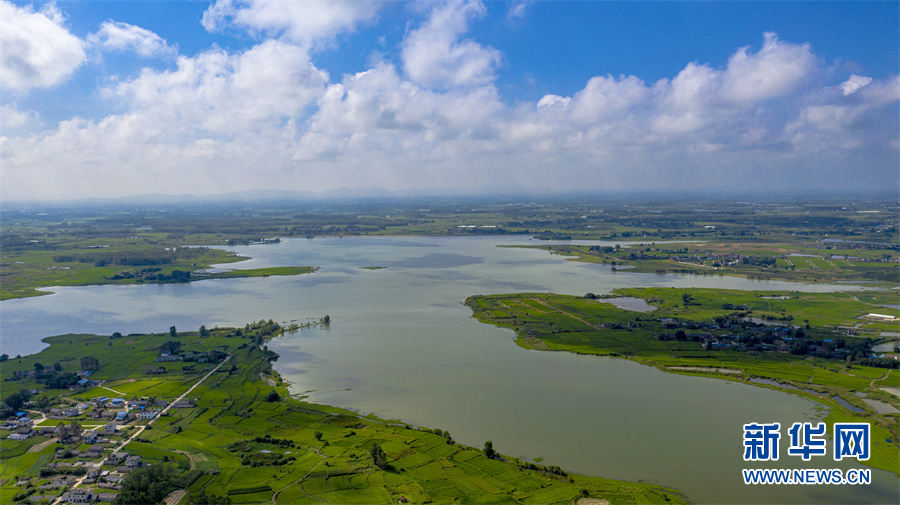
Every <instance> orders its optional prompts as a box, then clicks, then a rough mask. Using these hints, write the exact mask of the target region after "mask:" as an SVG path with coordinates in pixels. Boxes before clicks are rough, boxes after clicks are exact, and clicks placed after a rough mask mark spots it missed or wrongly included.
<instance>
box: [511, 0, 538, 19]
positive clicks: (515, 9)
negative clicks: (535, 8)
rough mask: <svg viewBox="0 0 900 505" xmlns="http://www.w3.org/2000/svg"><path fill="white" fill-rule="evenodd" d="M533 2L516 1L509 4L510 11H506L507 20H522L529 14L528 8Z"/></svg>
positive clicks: (530, 0) (529, 0) (525, 0)
mask: <svg viewBox="0 0 900 505" xmlns="http://www.w3.org/2000/svg"><path fill="white" fill-rule="evenodd" d="M531 3H532V0H515V1H514V2H511V3H510V4H509V9H508V10H507V11H506V18H507V19H510V20H512V19H522V18H524V17H525V15H526V14H527V13H528V6H529V5H531Z"/></svg>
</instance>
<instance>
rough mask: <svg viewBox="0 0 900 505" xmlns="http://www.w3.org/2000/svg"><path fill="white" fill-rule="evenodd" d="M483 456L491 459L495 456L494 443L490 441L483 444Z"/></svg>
mask: <svg viewBox="0 0 900 505" xmlns="http://www.w3.org/2000/svg"><path fill="white" fill-rule="evenodd" d="M484 455H485V456H487V457H489V458H491V459H494V457H496V456H497V453H496V452H494V443H493V442H491V441H490V440H488V441H487V442H485V443H484Z"/></svg>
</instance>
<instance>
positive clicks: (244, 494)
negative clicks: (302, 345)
mask: <svg viewBox="0 0 900 505" xmlns="http://www.w3.org/2000/svg"><path fill="white" fill-rule="evenodd" d="M323 320H324V318H323ZM321 324H324V322H322V323H321ZM207 331H208V334H207V335H206V336H205V337H201V336H200V333H199V332H185V331H178V332H177V335H178V342H180V344H181V345H180V347H178V349H179V352H182V353H184V352H207V353H211V352H212V351H213V350H218V351H220V352H222V353H225V354H226V355H227V356H228V360H229V361H228V362H227V363H224V364H223V365H222V366H221V367H220V368H219V369H218V371H217V372H215V373H213V374H212V375H211V376H210V377H209V378H207V379H205V380H203V381H202V382H199V381H200V379H201V378H202V377H203V376H204V375H205V374H204V375H200V374H198V373H197V372H196V371H195V370H184V369H181V367H174V366H173V367H170V369H168V370H167V372H166V373H165V374H163V375H148V374H147V372H148V371H149V370H152V369H153V368H155V367H156V366H157V365H158V363H156V362H154V361H153V360H154V359H155V358H157V357H158V356H159V353H160V348H161V347H163V346H165V347H166V348H167V349H171V348H172V347H177V346H173V345H172V344H170V342H172V340H171V335H170V333H169V332H163V333H159V334H150V335H128V336H124V337H121V336H120V337H113V336H99V335H62V336H57V337H50V338H48V339H47V341H48V342H49V343H51V345H50V347H48V348H46V349H44V350H43V351H41V352H40V353H38V354H36V355H33V356H26V357H22V358H17V359H10V360H8V361H6V362H4V363H3V364H2V365H0V376H2V377H4V378H8V377H11V376H12V375H13V374H14V373H15V372H18V371H25V370H29V369H31V370H33V366H32V365H33V363H35V362H56V361H58V362H59V363H60V364H61V365H62V369H63V371H71V370H73V369H74V368H77V367H79V366H80V361H81V360H80V356H87V355H89V356H94V357H96V358H97V359H98V361H99V363H100V365H101V366H100V368H99V369H98V370H97V371H96V372H94V374H92V375H91V378H92V380H98V381H101V380H102V381H104V382H103V383H102V384H101V385H92V386H91V388H90V389H87V390H67V391H60V390H52V391H51V390H46V389H44V390H43V391H42V392H41V393H39V394H38V395H37V397H36V398H41V397H49V398H50V399H51V403H52V404H53V405H67V404H68V405H71V404H74V403H75V402H78V401H82V400H90V399H92V398H95V397H98V396H109V397H112V398H117V397H118V398H123V399H128V400H132V399H147V400H165V401H172V400H173V399H175V398H177V397H179V396H180V395H182V394H184V393H185V392H186V391H188V389H190V388H191V387H192V386H194V385H195V384H196V383H198V382H199V385H197V386H196V388H195V389H194V390H193V391H191V393H190V394H189V395H188V397H187V399H189V400H191V401H192V402H193V405H194V406H193V408H179V409H172V410H170V411H168V412H167V413H166V415H163V416H160V417H157V418H156V419H154V420H153V421H152V429H144V431H143V432H141V433H139V434H138V435H137V436H136V437H135V438H134V440H133V441H131V442H130V443H128V444H127V445H126V446H125V447H124V451H126V452H128V453H129V454H134V455H139V456H141V458H142V461H143V462H144V463H145V467H146V468H147V469H146V470H141V471H132V472H131V473H129V474H128V477H127V479H126V481H124V482H123V484H122V486H123V487H122V490H120V497H119V498H118V500H119V502H121V503H158V502H159V501H160V500H161V499H162V498H161V497H163V496H166V495H167V494H169V493H171V492H172V491H176V490H184V492H186V493H187V497H186V499H185V500H186V501H185V502H183V503H198V504H206V503H216V504H218V503H266V504H272V503H275V504H278V503H285V504H288V503H290V504H294V503H309V502H310V501H315V502H320V503H339V504H343V503H367V504H368V503H372V504H378V503H383V504H389V503H397V502H399V501H404V500H408V501H410V502H416V503H424V502H434V503H445V502H468V503H557V502H558V503H571V502H572V500H574V499H576V498H577V497H582V496H586V497H592V498H596V499H607V500H610V501H611V502H614V503H648V502H653V503H656V502H664V501H665V502H671V503H681V502H683V501H684V499H683V498H682V497H681V496H680V495H678V494H677V493H676V492H674V491H672V490H670V489H666V488H663V487H660V486H658V485H652V484H646V483H632V482H623V481H614V480H608V479H603V478H600V477H587V476H581V475H570V474H567V473H566V472H564V471H562V470H561V469H559V468H558V467H543V466H538V465H534V464H533V463H527V462H522V461H519V460H517V459H516V458H512V457H509V456H504V455H501V454H497V453H494V454H493V456H492V457H490V458H489V457H487V456H486V455H485V454H484V453H483V452H482V451H480V450H477V449H475V448H471V447H466V446H463V445H460V444H458V443H456V442H454V441H453V439H452V437H451V436H450V434H449V433H448V432H446V431H443V430H438V429H434V430H431V429H424V428H417V427H413V426H409V425H405V424H402V423H397V422H387V421H382V420H378V419H374V418H372V417H365V418H363V417H360V416H358V415H357V414H356V413H354V412H350V411H346V410H342V409H337V408H332V407H329V406H325V405H314V404H308V403H305V402H303V401H300V400H297V399H294V398H292V397H291V396H290V394H289V392H288V390H287V388H286V386H285V384H283V383H282V381H281V378H280V377H279V376H278V374H277V373H276V372H275V371H274V370H273V369H272V365H271V363H272V360H273V359H274V358H275V357H276V356H277V355H275V354H274V353H272V352H271V351H268V350H266V348H265V340H266V339H268V338H272V337H275V336H277V335H279V334H280V333H281V332H283V331H286V330H285V329H284V328H282V327H280V326H278V325H276V324H275V323H272V322H270V321H258V322H255V323H251V324H248V325H247V326H245V327H244V328H240V329H236V328H212V329H208V330H207ZM167 344H168V345H167ZM232 365H233V366H232ZM272 384H274V388H273V386H272ZM35 385H36V382H35V379H34V378H31V377H28V378H21V379H19V380H16V381H7V382H4V387H3V392H2V395H3V396H2V397H3V401H4V402H6V401H7V400H8V399H10V398H18V400H21V401H22V402H27V401H29V400H32V401H33V399H32V398H24V397H22V396H21V395H22V393H21V392H23V391H27V390H29V389H32V388H34V387H35ZM273 390H274V391H275V392H276V393H277V394H278V396H279V398H278V399H274V398H273V397H272V396H271V393H272V392H273ZM18 400H9V401H12V402H13V403H16V402H17V401H18ZM23 404H24V403H23ZM31 407H32V405H29V407H28V408H31ZM74 419H75V420H76V422H78V423H80V425H83V427H84V428H85V429H88V428H91V427H93V426H94V425H95V424H96V421H93V420H92V419H90V418H89V417H88V416H86V415H81V416H79V417H76V418H74ZM149 422H150V421H146V420H137V421H133V423H135V424H134V425H133V426H134V427H133V428H128V429H127V432H128V433H131V432H132V431H133V430H136V429H140V428H141V427H143V426H145V425H146V424H147V423H149ZM67 429H68V428H67ZM72 429H73V430H74V429H75V428H72ZM79 429H80V428H79ZM46 440H48V439H46V438H43V437H33V438H32V439H29V440H22V441H13V440H0V449H2V453H0V462H2V466H0V468H2V475H0V479H2V480H0V482H2V485H0V496H2V497H3V499H2V500H0V501H3V502H4V503H6V502H8V501H9V500H10V499H12V498H14V497H15V496H16V495H17V494H20V493H21V491H22V489H21V488H20V487H16V486H15V484H16V482H19V481H22V480H27V481H29V482H30V483H31V485H32V488H36V487H37V486H39V485H42V484H43V483H44V482H48V479H50V478H51V477H50V476H51V475H57V474H58V472H56V471H55V468H56V467H55V466H54V464H55V463H56V462H57V461H59V460H57V459H55V456H56V454H57V450H59V449H69V448H70V449H71V450H72V452H74V450H78V449H83V448H84V446H82V444H81V441H80V439H79V440H78V442H73V443H72V444H62V443H59V442H52V443H49V444H42V441H46ZM32 448H33V449H32ZM108 452H109V451H107V454H108ZM107 454H104V456H106V455H107ZM60 456H70V454H65V453H60ZM66 461H72V459H69V460H66ZM107 468H112V467H107ZM42 471H43V472H44V474H43V476H42V475H41V472H42ZM401 498H402V499H401Z"/></svg>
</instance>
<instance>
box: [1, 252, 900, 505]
mask: <svg viewBox="0 0 900 505" xmlns="http://www.w3.org/2000/svg"><path fill="white" fill-rule="evenodd" d="M620 243H621V242H620ZM517 244H534V245H546V244H547V243H546V242H539V241H530V240H528V239H527V238H524V237H502V236H501V237H477V238H458V237H371V238H343V239H337V238H323V239H314V240H305V239H289V240H284V241H282V242H281V243H280V244H269V245H254V246H242V247H230V248H228V249H230V250H234V251H237V252H239V253H240V254H242V255H246V256H252V257H253V259H252V260H249V261H246V262H242V263H237V264H234V263H231V264H228V265H227V267H228V268H234V269H241V268H261V267H270V266H286V265H298V266H299V265H313V266H319V267H321V269H320V270H319V271H318V272H317V273H315V274H309V275H301V276H294V277H268V278H251V279H216V280H204V281H200V282H194V283H189V284H164V285H134V286H95V287H82V288H54V289H53V290H54V291H56V294H55V295H52V296H44V297H38V298H30V299H20V300H9V301H4V302H3V303H2V304H0V315H2V318H0V319H2V321H0V329H2V344H3V349H4V350H3V352H6V353H8V354H11V355H15V354H18V353H22V354H26V353H30V352H35V351H37V350H39V349H40V348H41V347H42V346H43V344H41V343H40V342H39V340H40V338H42V337H43V336H47V335H54V334H60V333H68V332H85V333H101V334H109V333H112V332H114V331H120V332H122V333H130V332H148V331H167V330H168V328H169V327H170V326H172V325H176V326H177V327H178V328H179V329H182V330H184V329H191V330H193V329H196V328H198V327H199V326H200V325H201V324H205V325H207V326H214V325H243V324H244V323H245V322H247V321H251V320H259V319H269V318H271V319H274V320H276V321H280V322H286V321H291V320H299V321H300V322H302V321H304V320H305V319H307V318H311V319H318V318H320V317H322V316H324V315H326V314H328V315H330V316H331V321H332V323H331V325H330V326H329V327H328V328H317V329H313V330H307V331H303V332H300V333H297V334H295V335H288V336H286V337H284V338H281V339H278V340H275V341H273V342H271V343H270V344H269V346H270V347H271V348H273V349H274V350H275V351H277V352H278V353H279V354H280V355H281V359H279V361H278V362H277V363H276V368H277V369H278V370H279V372H281V373H282V375H284V376H285V378H286V379H288V380H290V381H291V382H292V383H293V386H292V387H293V390H294V392H297V393H301V392H303V393H305V394H306V395H307V396H308V399H309V400H310V401H314V402H321V403H327V404H331V405H336V406H340V407H345V408H351V409H354V410H357V411H359V412H361V413H364V414H368V413H375V414H378V415H379V416H381V417H384V418H388V419H399V420H402V421H404V422H408V423H412V424H417V425H423V426H430V427H438V428H441V429H444V430H449V431H450V432H451V434H452V435H453V437H454V438H455V439H456V440H458V441H460V442H462V443H465V444H469V445H472V446H475V447H481V446H482V445H483V444H484V442H485V441H486V440H491V441H493V443H494V447H495V449H497V450H498V451H499V452H501V453H505V454H509V455H511V456H516V457H521V458H523V459H527V460H533V459H535V458H543V461H542V464H547V465H559V466H561V467H563V468H564V469H566V470H568V471H575V472H581V473H587V474H592V475H603V476H605V477H611V478H621V479H629V480H639V479H641V480H646V481H651V482H657V483H660V484H665V485H669V486H672V487H675V488H677V489H679V490H680V491H682V492H684V493H685V494H686V495H687V496H688V497H689V498H690V499H692V500H694V501H696V502H698V503H801V502H805V503H882V502H884V503H891V502H895V501H896V498H897V486H898V483H900V480H898V479H897V478H896V477H894V476H893V475H891V474H889V473H887V472H882V471H877V470H873V480H874V482H873V484H872V485H869V486H747V485H744V484H743V481H742V480H741V473H740V470H741V469H742V468H789V467H800V466H802V467H809V468H844V469H847V468H859V467H860V465H858V464H856V463H853V462H849V461H848V460H844V461H841V462H839V463H837V462H834V461H833V460H832V459H831V456H830V448H829V456H826V457H821V458H819V459H818V460H816V459H815V458H814V459H813V461H811V462H810V463H803V462H802V460H800V459H799V458H796V457H787V456H786V454H783V455H782V458H781V460H780V461H778V462H766V463H771V464H768V465H767V464H765V463H745V462H744V461H743V459H742V456H743V446H742V434H743V431H742V426H743V425H744V424H747V423H751V422H774V421H779V422H781V423H782V452H783V453H784V452H785V451H786V447H787V438H788V437H787V433H786V428H787V427H788V426H790V424H791V423H793V422H797V421H810V420H815V419H821V417H823V416H824V410H823V409H822V408H821V407H819V406H818V405H817V404H815V403H813V402H810V401H808V400H805V399H802V398H799V397H796V396H793V395H790V394H787V393H780V392H776V391H771V390H767V389H763V388H758V387H754V386H749V385H745V384H735V383H730V382H727V381H722V380H715V379H706V378H696V377H685V376H679V375H674V374H666V373H663V372H660V371H659V370H657V369H655V368H651V367H646V366H642V365H639V364H636V363H632V362H629V361H625V360H617V359H613V358H600V357H593V356H577V355H573V354H566V353H550V352H538V351H527V350H524V349H522V348H519V347H518V346H516V345H515V343H514V342H513V334H512V332H511V331H509V330H505V329H501V328H496V327H493V326H489V325H485V324H481V323H479V322H477V321H475V320H474V319H472V317H471V312H470V310H469V309H468V308H467V307H465V306H463V305H462V302H463V300H464V299H465V298H466V297H467V296H470V295H475V294H493V293H511V292H521V291H553V292H558V293H567V294H574V295H583V294H585V293H588V292H592V293H596V294H598V295H599V294H604V293H608V292H609V291H610V290H612V289H614V288H617V287H636V286H671V287H674V288H679V287H720V288H732V289H747V290H767V291H768V290H798V291H833V290H837V289H843V290H847V289H851V287H850V286H847V285H823V284H810V285H807V284H794V283H785V282H772V281H751V280H747V279H740V278H731V277H719V276H687V275H655V274H636V273H629V272H627V271H618V272H612V271H611V270H610V268H609V266H606V265H600V264H590V263H584V262H578V261H564V257H561V256H558V255H550V254H548V253H547V252H546V251H540V250H529V249H518V248H498V247H496V246H497V245H517ZM600 245H613V243H609V244H604V243H600ZM365 267H386V268H382V269H378V270H371V269H365Z"/></svg>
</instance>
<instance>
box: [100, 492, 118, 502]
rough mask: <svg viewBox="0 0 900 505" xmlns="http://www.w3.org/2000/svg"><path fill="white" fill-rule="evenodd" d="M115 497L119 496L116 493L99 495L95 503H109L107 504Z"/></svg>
mask: <svg viewBox="0 0 900 505" xmlns="http://www.w3.org/2000/svg"><path fill="white" fill-rule="evenodd" d="M116 496H119V495H118V494H116V493H100V494H98V495H97V501H102V502H104V503H109V502H111V501H113V500H115V499H116Z"/></svg>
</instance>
